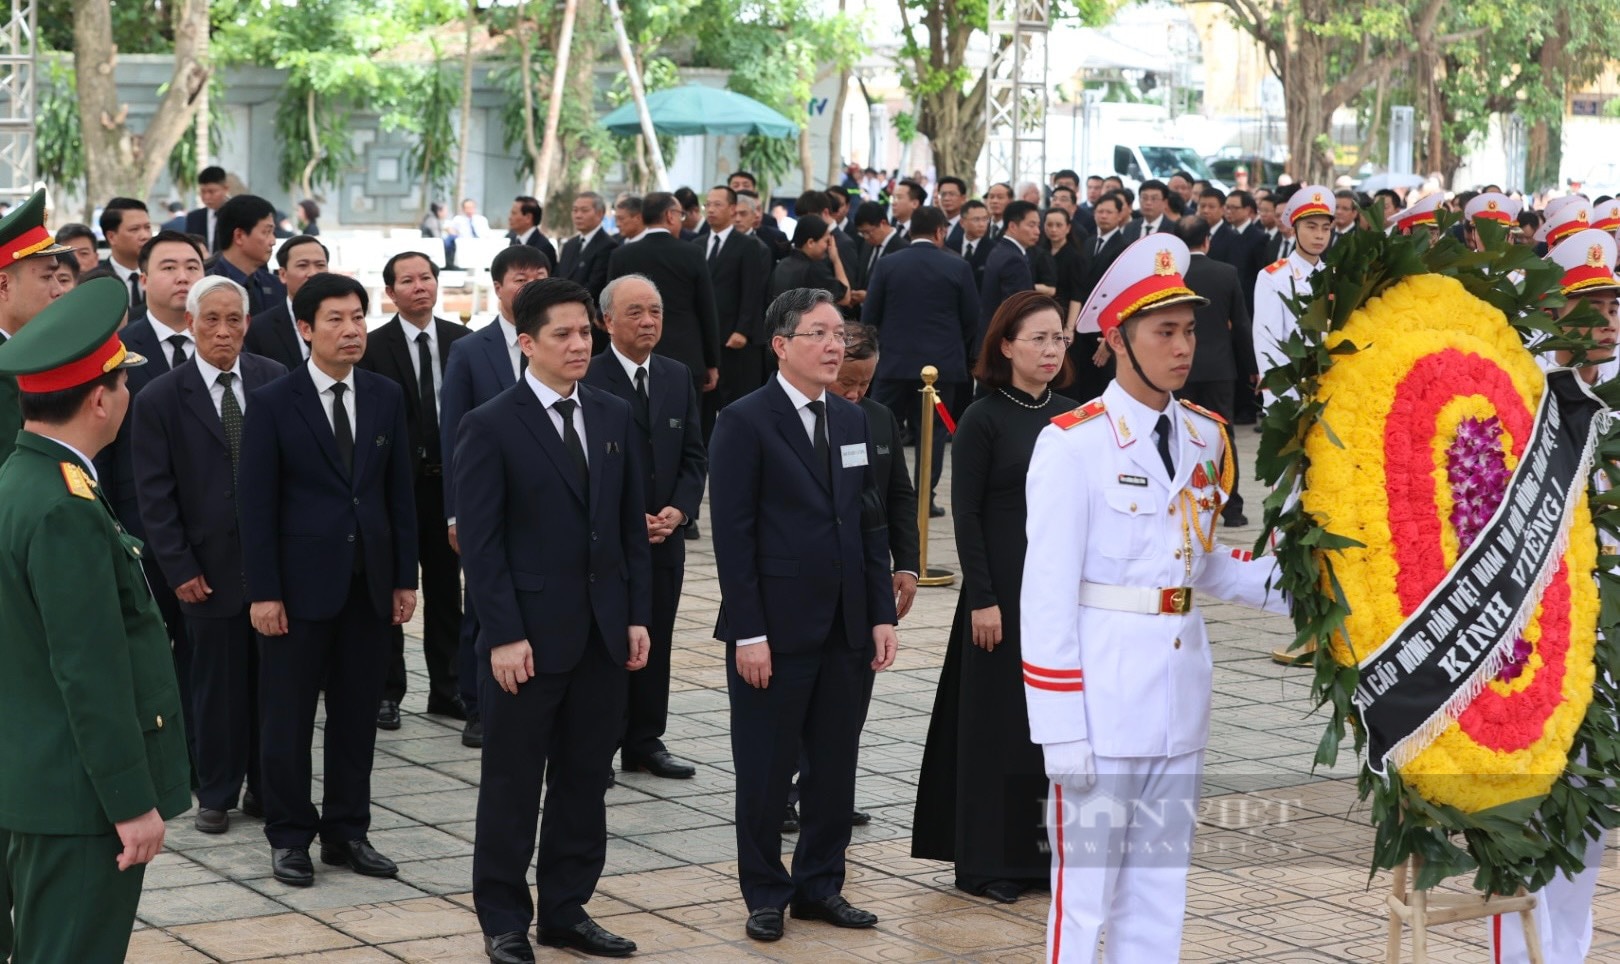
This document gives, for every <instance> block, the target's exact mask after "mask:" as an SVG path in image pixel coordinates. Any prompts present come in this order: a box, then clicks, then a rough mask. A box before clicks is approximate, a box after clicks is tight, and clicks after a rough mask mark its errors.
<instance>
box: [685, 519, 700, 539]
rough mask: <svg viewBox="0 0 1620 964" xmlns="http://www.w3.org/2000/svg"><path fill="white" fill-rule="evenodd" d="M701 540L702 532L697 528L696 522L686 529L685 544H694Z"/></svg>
mask: <svg viewBox="0 0 1620 964" xmlns="http://www.w3.org/2000/svg"><path fill="white" fill-rule="evenodd" d="M701 538H703V530H702V529H699V528H698V524H697V523H696V522H694V523H692V524H691V525H689V526H687V527H686V541H687V542H696V541H698V540H699V539H701Z"/></svg>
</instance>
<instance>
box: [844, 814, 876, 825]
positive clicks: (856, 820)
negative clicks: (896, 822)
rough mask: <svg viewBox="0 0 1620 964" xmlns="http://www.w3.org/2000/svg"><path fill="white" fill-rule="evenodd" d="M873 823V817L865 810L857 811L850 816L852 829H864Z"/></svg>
mask: <svg viewBox="0 0 1620 964" xmlns="http://www.w3.org/2000/svg"><path fill="white" fill-rule="evenodd" d="M871 822H872V815H871V814H869V813H867V812H866V811H865V810H857V811H855V812H854V813H852V814H850V817H849V825H850V826H851V827H864V826H866V825H867V824H869V823H871Z"/></svg>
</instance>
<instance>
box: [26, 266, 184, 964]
mask: <svg viewBox="0 0 1620 964" xmlns="http://www.w3.org/2000/svg"><path fill="white" fill-rule="evenodd" d="M128 302H129V293H128V291H127V290H126V289H125V288H124V286H123V285H122V284H120V283H119V282H118V281H117V280H116V279H111V278H106V279H98V280H95V281H91V282H88V283H86V284H84V285H82V286H80V287H78V288H76V289H74V290H73V291H71V292H69V293H68V294H67V295H65V296H63V297H62V298H60V299H58V300H56V301H55V302H53V303H52V304H51V305H50V306H49V307H47V308H45V309H44V310H43V311H42V312H40V314H39V315H38V317H36V318H35V319H34V321H33V323H32V324H30V325H29V326H28V327H27V328H25V329H24V330H23V331H21V332H20V333H18V334H17V335H15V336H14V337H12V338H11V339H9V340H8V341H6V342H5V343H4V344H0V373H5V374H7V375H10V376H12V377H14V378H16V380H17V386H18V389H19V402H20V409H21V412H22V419H23V422H22V431H21V432H19V433H18V434H17V436H16V449H15V451H14V452H13V453H12V455H11V457H10V458H9V459H7V460H6V462H5V463H4V465H0V746H3V747H4V750H3V751H0V960H7V959H9V960H12V961H14V962H16V964H116V962H119V961H122V960H124V954H125V952H126V950H127V949H128V946H129V936H130V931H131V929H132V927H133V924H134V920H135V907H136V904H137V903H138V902H139V901H140V896H141V881H142V878H143V876H144V873H145V865H146V863H147V862H148V861H150V860H151V859H152V858H153V857H154V856H156V855H157V853H158V851H159V850H161V849H162V847H163V821H164V820H165V819H167V818H169V817H174V816H177V815H179V814H181V813H184V812H185V811H186V810H187V809H189V808H190V806H191V791H190V786H189V780H188V774H189V770H188V764H187V760H186V743H185V726H184V725H183V722H182V720H181V710H180V691H179V688H178V686H177V685H176V682H175V675H174V660H173V659H172V658H171V657H170V654H169V637H168V633H167V632H166V631H165V630H164V628H163V620H162V618H161V617H160V616H159V615H158V609H157V604H156V603H155V602H154V601H153V599H152V592H151V589H149V588H148V586H147V584H146V576H145V574H144V572H143V570H142V568H141V558H140V557H141V553H142V551H143V550H142V547H141V543H140V541H139V540H138V539H135V538H134V537H133V536H130V535H129V534H128V533H126V532H124V530H123V528H122V527H121V526H120V525H119V524H118V519H117V517H116V516H115V515H114V514H113V509H112V506H111V504H109V503H108V501H107V499H106V498H105V497H104V496H103V495H102V494H101V491H100V488H99V487H98V485H97V483H96V477H95V467H94V464H93V463H92V461H91V460H92V459H93V458H94V457H95V454H96V452H98V451H99V450H100V449H101V448H102V447H103V446H105V445H107V444H108V443H109V442H111V441H112V440H113V437H114V436H115V435H117V434H118V426H119V423H121V422H122V421H123V419H124V415H125V412H126V410H127V409H128V408H129V391H128V389H127V388H126V387H125V385H124V380H125V378H126V377H127V375H126V373H125V372H124V371H123V369H125V368H128V367H131V366H133V365H140V364H143V363H144V361H145V360H144V359H142V358H141V357H140V356H139V355H134V354H130V353H129V352H127V351H126V350H125V348H124V346H123V343H122V342H121V341H119V339H118V335H117V331H118V326H119V323H120V322H121V321H122V320H123V318H124V311H125V308H126V307H127V305H128Z"/></svg>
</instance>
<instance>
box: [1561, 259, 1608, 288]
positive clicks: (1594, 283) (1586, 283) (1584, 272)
mask: <svg viewBox="0 0 1620 964" xmlns="http://www.w3.org/2000/svg"><path fill="white" fill-rule="evenodd" d="M1558 284H1559V286H1560V287H1562V288H1563V292H1564V294H1566V295H1568V294H1576V293H1578V292H1581V291H1586V290H1587V289H1590V288H1616V287H1620V280H1617V279H1616V278H1615V276H1614V272H1613V271H1612V270H1610V269H1609V266H1608V265H1606V264H1595V265H1594V264H1582V265H1576V266H1575V267H1573V268H1570V269H1569V270H1568V271H1566V272H1564V277H1563V280H1561V281H1560V282H1559V283H1558Z"/></svg>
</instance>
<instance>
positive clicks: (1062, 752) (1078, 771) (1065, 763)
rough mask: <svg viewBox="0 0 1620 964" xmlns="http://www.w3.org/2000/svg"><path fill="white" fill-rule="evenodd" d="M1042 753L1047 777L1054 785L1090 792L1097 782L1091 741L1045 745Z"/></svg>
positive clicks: (1095, 762)
mask: <svg viewBox="0 0 1620 964" xmlns="http://www.w3.org/2000/svg"><path fill="white" fill-rule="evenodd" d="M1041 752H1042V753H1043V754H1044V755H1045V757H1046V775H1047V777H1048V778H1050V779H1051V781H1052V782H1053V783H1061V784H1063V785H1064V786H1066V787H1073V788H1075V789H1077V790H1089V789H1091V785H1092V784H1094V783H1096V782H1097V761H1096V760H1095V759H1094V758H1093V757H1092V755H1091V743H1090V742H1089V741H1087V740H1075V741H1074V742H1072V743H1044V744H1042V745H1041Z"/></svg>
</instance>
